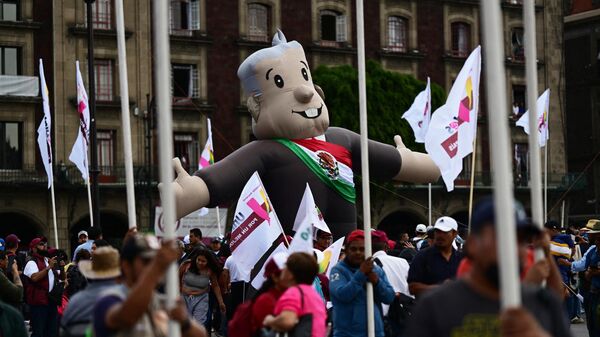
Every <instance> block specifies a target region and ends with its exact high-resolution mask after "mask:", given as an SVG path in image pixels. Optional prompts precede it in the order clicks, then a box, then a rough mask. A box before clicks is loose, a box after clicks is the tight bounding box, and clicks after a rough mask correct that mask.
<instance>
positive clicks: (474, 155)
mask: <svg viewBox="0 0 600 337" xmlns="http://www.w3.org/2000/svg"><path fill="white" fill-rule="evenodd" d="M476 156H477V132H475V137H474V138H473V156H472V157H471V188H470V189H469V231H468V232H469V234H471V214H472V213H473V189H474V188H475V157H476Z"/></svg>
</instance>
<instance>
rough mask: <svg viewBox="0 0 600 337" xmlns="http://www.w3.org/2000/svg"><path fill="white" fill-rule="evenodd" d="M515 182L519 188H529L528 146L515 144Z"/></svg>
mask: <svg viewBox="0 0 600 337" xmlns="http://www.w3.org/2000/svg"><path fill="white" fill-rule="evenodd" d="M514 170H515V181H516V183H517V185H518V186H527V185H528V181H529V148H528V146H527V144H515V163H514Z"/></svg>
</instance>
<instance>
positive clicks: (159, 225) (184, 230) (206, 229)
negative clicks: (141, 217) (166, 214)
mask: <svg viewBox="0 0 600 337" xmlns="http://www.w3.org/2000/svg"><path fill="white" fill-rule="evenodd" d="M206 210H207V214H206V215H201V214H200V212H192V213H190V214H188V215H186V216H184V217H183V218H181V219H179V220H178V221H176V222H175V236H176V237H179V238H182V237H184V236H186V235H188V234H190V229H192V228H198V229H200V230H201V231H202V235H203V236H205V237H217V236H219V235H221V233H220V232H219V226H218V225H217V210H216V209H214V208H211V209H208V208H207V209H206ZM219 212H220V214H219V215H220V217H222V218H226V217H227V208H221V209H219ZM154 214H155V215H154V234H155V235H156V236H158V237H163V236H164V234H165V231H164V224H163V221H162V218H163V209H162V207H160V206H156V208H155V212H154Z"/></svg>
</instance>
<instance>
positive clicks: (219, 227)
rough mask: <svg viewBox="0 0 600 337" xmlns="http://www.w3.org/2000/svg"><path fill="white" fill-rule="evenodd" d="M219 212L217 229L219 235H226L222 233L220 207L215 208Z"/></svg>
mask: <svg viewBox="0 0 600 337" xmlns="http://www.w3.org/2000/svg"><path fill="white" fill-rule="evenodd" d="M215 209H216V210H217V228H218V230H219V235H224V234H225V233H223V232H221V214H220V213H219V206H217V207H215Z"/></svg>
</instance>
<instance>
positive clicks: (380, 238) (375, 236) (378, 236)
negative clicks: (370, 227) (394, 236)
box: [371, 230, 388, 243]
mask: <svg viewBox="0 0 600 337" xmlns="http://www.w3.org/2000/svg"><path fill="white" fill-rule="evenodd" d="M371 238H372V240H373V243H376V242H379V243H387V242H388V237H387V234H386V233H385V232H384V231H382V230H374V231H372V232H371Z"/></svg>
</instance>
